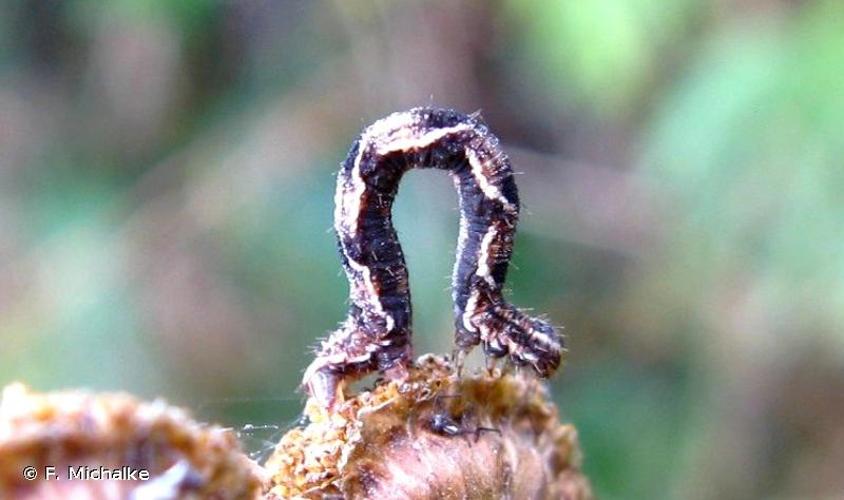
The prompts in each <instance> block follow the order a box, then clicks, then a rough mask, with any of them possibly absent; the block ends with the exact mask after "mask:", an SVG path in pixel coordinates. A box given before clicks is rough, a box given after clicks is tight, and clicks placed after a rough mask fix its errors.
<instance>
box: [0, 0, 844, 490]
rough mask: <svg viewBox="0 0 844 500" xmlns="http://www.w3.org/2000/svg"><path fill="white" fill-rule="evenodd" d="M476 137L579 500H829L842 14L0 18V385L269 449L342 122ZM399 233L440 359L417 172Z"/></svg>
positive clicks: (733, 9) (160, 6)
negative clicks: (414, 123) (556, 350)
mask: <svg viewBox="0 0 844 500" xmlns="http://www.w3.org/2000/svg"><path fill="white" fill-rule="evenodd" d="M424 104H437V105H443V106H449V107H454V108H457V109H460V110H463V111H465V112H471V111H474V110H478V109H480V110H482V111H483V115H484V117H485V118H486V120H487V122H488V123H489V124H490V126H491V128H492V129H493V131H495V132H496V133H497V134H499V135H500V137H501V138H502V140H503V142H504V146H505V149H506V151H507V152H508V153H509V154H510V156H511V158H512V160H513V162H514V165H515V167H516V169H517V170H519V171H521V172H523V173H524V174H523V175H521V176H520V177H519V179H518V180H519V186H520V190H521V194H522V198H523V200H524V204H525V207H526V210H525V211H524V214H525V215H524V217H523V219H522V223H521V225H520V232H519V235H518V238H517V242H516V255H515V262H514V266H515V267H514V268H513V269H512V271H511V274H510V287H511V289H512V293H511V296H512V298H513V301H514V302H515V303H516V304H520V305H523V306H530V307H533V308H535V309H536V310H537V311H539V312H546V313H548V315H549V316H550V317H551V318H552V319H553V320H554V321H555V322H556V323H558V324H561V325H563V326H564V327H565V331H566V333H567V335H568V341H569V347H570V355H569V359H568V364H567V366H566V367H565V369H564V370H562V373H561V374H560V375H559V376H557V377H556V378H555V379H554V380H553V381H552V382H551V386H552V389H553V392H554V395H555V397H556V400H557V401H558V402H559V404H560V406H561V410H562V412H563V414H564V417H565V418H566V419H567V420H571V421H573V422H574V423H575V424H576V425H577V427H578V429H579V431H580V433H581V438H582V443H583V447H584V452H585V468H586V471H587V473H588V474H589V475H590V477H591V478H592V480H593V481H594V486H595V489H596V491H597V492H598V494H599V495H600V496H601V497H602V498H608V499H613V498H692V499H696V498H701V499H703V498H707V499H708V498H760V497H765V498H833V497H837V498H841V495H844V474H842V471H844V330H842V325H844V168H842V158H844V133H842V129H844V2H840V1H838V0H827V1H786V0H746V1H738V0H714V1H702V0H679V1H671V2H665V1H661V0H591V1H570V2H562V1H561V2H552V1H545V2H527V1H517V0H512V1H510V0H496V1H483V0H475V1H461V2H458V1H445V0H442V1H430V2H414V1H395V2H388V1H376V2H370V1H359V0H345V1H340V0H338V1H335V2H327V1H324V2H320V1H304V0H301V1H291V0H288V1H269V0H242V1H234V0H184V1H179V2H168V1H164V0H159V1H151V0H149V1H141V0H114V1H109V2H99V1H95V0H66V1H59V0H52V1H48V0H42V1H8V0H2V1H0V383H7V382H9V381H12V380H22V381H25V382H27V383H29V384H31V385H32V386H34V387H35V388H37V389H42V390H46V389H54V388H67V387H78V386H83V387H90V388H95V389H121V390H128V391H132V392H135V393H138V394H140V395H142V396H145V397H152V396H157V395H160V396H163V397H165V398H167V399H168V400H170V401H172V402H175V403H177V404H181V405H188V406H191V407H192V408H194V409H195V411H196V413H197V414H198V415H199V417H200V418H203V419H215V420H219V421H223V422H225V423H227V424H229V425H232V426H235V427H238V426H243V425H245V424H250V423H251V424H272V423H274V424H278V425H282V426H283V425H287V424H289V422H290V421H291V420H292V419H295V417H296V414H297V412H298V411H299V410H300V408H301V402H302V399H301V395H300V394H298V393H297V392H296V387H297V385H298V382H299V379H300V376H301V372H302V370H303V369H304V367H305V366H306V365H307V363H308V362H309V360H310V355H309V347H310V346H312V345H313V344H314V343H315V341H316V339H317V338H318V337H320V336H322V335H323V334H325V333H326V332H328V331H330V330H331V329H332V328H333V327H334V326H335V325H336V324H337V323H338V322H339V321H340V320H341V319H342V318H343V317H344V315H345V307H346V306H345V299H346V292H347V288H346V282H345V279H344V278H343V276H342V274H341V272H340V265H339V260H338V258H337V256H336V253H335V243H334V236H333V234H332V233H331V231H330V228H331V225H332V220H331V218H332V210H333V209H332V203H333V200H332V197H333V189H334V179H333V175H334V173H335V171H336V170H337V168H338V164H339V162H340V161H341V160H342V158H343V157H344V155H345V152H346V151H347V148H348V147H349V144H350V143H351V142H352V140H353V139H354V138H355V136H356V135H357V134H358V132H359V131H360V129H361V128H362V127H363V126H365V125H366V124H368V123H370V122H372V121H374V120H375V119H377V118H380V117H381V116H384V115H386V114H387V113H389V112H392V111H396V110H401V109H406V108H409V107H411V106H415V105H424ZM395 219H396V224H397V226H398V229H399V231H400V234H401V237H402V241H403V243H404V246H405V249H406V253H407V255H408V260H409V266H410V271H411V283H412V286H413V293H414V304H415V326H416V331H415V335H416V336H415V339H416V350H417V352H419V353H421V352H425V351H436V352H448V351H450V349H451V321H452V320H451V318H450V316H449V314H450V310H451V306H450V303H449V294H448V292H447V288H448V284H449V273H450V269H451V262H452V259H453V252H454V244H455V239H456V233H457V212H456V196H455V194H454V193H453V190H452V188H451V185H450V181H449V179H448V178H447V176H444V175H437V174H435V173H430V172H421V173H420V172H415V173H411V174H410V175H409V176H408V177H407V178H406V179H405V182H404V183H403V185H402V193H401V195H400V196H399V199H398V202H397V206H396V208H395Z"/></svg>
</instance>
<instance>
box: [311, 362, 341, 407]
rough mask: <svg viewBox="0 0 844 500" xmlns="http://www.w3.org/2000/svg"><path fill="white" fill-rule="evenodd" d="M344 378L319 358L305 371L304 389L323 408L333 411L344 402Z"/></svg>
mask: <svg viewBox="0 0 844 500" xmlns="http://www.w3.org/2000/svg"><path fill="white" fill-rule="evenodd" d="M342 381H343V377H342V376H341V375H340V374H339V373H336V372H334V371H332V370H331V369H330V367H329V366H328V365H327V364H325V363H323V362H322V361H321V360H320V359H319V358H317V359H315V360H314V361H313V363H311V364H310V366H308V368H307V370H305V375H304V377H302V388H303V389H304V390H305V392H306V393H307V394H308V395H309V396H310V397H312V398H313V399H314V400H315V401H316V402H317V404H319V405H320V406H321V407H322V408H325V409H328V410H330V409H332V408H334V406H335V405H336V404H337V403H338V402H340V401H342V391H341V382H342Z"/></svg>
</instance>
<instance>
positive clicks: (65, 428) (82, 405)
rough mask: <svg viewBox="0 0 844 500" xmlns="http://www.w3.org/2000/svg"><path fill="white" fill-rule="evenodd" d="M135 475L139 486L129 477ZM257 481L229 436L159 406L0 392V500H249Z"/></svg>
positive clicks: (258, 474) (112, 397) (118, 398)
mask: <svg viewBox="0 0 844 500" xmlns="http://www.w3.org/2000/svg"><path fill="white" fill-rule="evenodd" d="M50 467H54V469H52V471H53V473H54V474H55V475H53V476H50V475H48V470H50V469H49V468H50ZM69 467H72V468H73V470H71V469H69ZM30 468H34V469H30ZM27 470H28V472H27ZM32 470H34V471H35V473H34V474H33V475H28V474H31V473H32ZM142 470H145V471H148V474H149V479H147V480H144V478H143V477H139V476H142V475H143V473H142V472H140V471H142ZM106 471H108V472H106ZM74 474H76V477H75V478H74V477H73V475H74ZM86 474H93V475H94V476H93V478H96V479H101V478H102V477H103V476H104V475H106V474H108V475H109V477H110V478H111V479H109V480H96V481H90V480H82V479H84V478H85V477H88V478H91V477H90V476H86ZM261 478H262V470H261V469H260V468H259V467H258V466H257V465H256V464H254V462H252V461H251V460H249V459H248V458H247V457H246V456H245V455H244V454H243V453H242V452H241V451H240V446H239V443H238V442H237V440H236V438H235V436H234V434H233V433H231V432H230V431H227V430H225V429H222V428H219V427H215V426H209V425H204V424H199V423H197V422H195V421H193V420H191V419H190V417H189V416H188V415H187V413H185V412H184V411H182V410H180V409H177V408H173V407H170V406H167V405H166V404H165V403H163V402H162V401H154V402H152V403H143V402H139V401H138V400H136V399H135V398H133V397H131V396H129V395H126V394H104V395H95V394H90V393H87V392H80V391H68V392H57V393H48V394H37V393H33V392H30V391H29V390H28V389H26V388H25V387H24V386H23V385H21V384H12V385H10V386H8V387H6V388H5V389H4V391H3V398H2V401H0V498H16V499H35V498H38V499H53V498H55V499H64V498H74V499H82V500H84V499H95V498H96V499H104V500H108V499H123V498H136V499H142V498H143V499H152V498H156V499H158V498H197V499H199V498H220V499H229V498H231V499H240V498H244V499H247V498H257V497H259V495H260V492H261V485H262V479H261Z"/></svg>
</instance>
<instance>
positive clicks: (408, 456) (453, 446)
mask: <svg viewBox="0 0 844 500" xmlns="http://www.w3.org/2000/svg"><path fill="white" fill-rule="evenodd" d="M453 373H454V372H453V370H452V367H451V366H450V365H449V363H448V361H447V360H445V359H443V358H439V357H435V356H431V355H428V356H423V357H422V358H420V359H419V360H418V362H417V363H416V365H415V366H413V367H412V368H411V369H410V371H409V376H408V377H407V379H406V380H405V381H404V382H402V383H398V382H395V381H389V382H388V381H377V382H376V384H375V387H374V388H373V389H372V390H369V391H365V392H361V393H360V394H358V395H357V396H355V397H353V398H351V399H348V400H345V401H341V402H338V403H336V404H335V405H334V407H333V408H332V409H331V410H326V409H324V408H323V407H322V406H320V405H318V404H317V403H316V402H315V401H314V400H309V401H308V403H307V405H306V409H305V414H306V416H307V417H308V418H309V419H310V423H309V424H308V425H307V426H305V427H300V428H294V429H292V430H291V431H289V432H288V433H287V434H286V435H285V436H284V437H283V438H282V440H281V442H280V443H279V444H278V446H277V448H276V451H275V453H274V454H273V456H272V457H271V458H270V459H269V461H268V463H267V465H266V467H267V469H268V472H269V473H270V474H272V480H271V483H272V488H271V490H270V492H269V497H270V498H290V497H299V498H325V497H334V496H336V497H338V498H372V499H376V498H377V499H383V498H412V499H428V498H430V499H434V498H437V499H450V498H455V499H457V498H460V499H488V498H519V499H571V500H575V499H578V500H579V499H587V498H591V490H590V486H589V482H588V480H587V479H586V477H585V476H584V475H583V474H582V473H581V471H580V450H579V447H578V442H577V432H576V431H575V429H574V427H572V426H571V425H561V424H560V423H559V421H558V414H557V410H556V408H555V407H554V405H553V404H552V403H551V402H550V401H549V400H548V395H547V392H546V390H545V388H544V386H543V385H542V384H541V383H540V382H539V381H538V380H536V379H535V378H534V377H532V376H529V375H522V374H519V373H516V374H503V375H502V374H501V373H494V374H489V373H484V374H480V375H475V376H466V377H461V378H458V377H456V376H454V375H453Z"/></svg>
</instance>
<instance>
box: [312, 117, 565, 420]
mask: <svg viewBox="0 0 844 500" xmlns="http://www.w3.org/2000/svg"><path fill="white" fill-rule="evenodd" d="M414 168H435V169H439V170H445V171H447V172H449V173H450V174H451V177H452V179H453V181H454V185H455V188H456V189H457V192H458V199H459V205H460V231H459V237H458V242H457V255H456V259H455V264H454V271H453V274H452V300H453V303H454V326H455V344H456V346H457V348H458V350H459V352H460V353H462V354H463V353H466V352H468V351H469V350H470V349H471V348H473V347H474V346H476V345H478V344H481V345H482V346H483V349H484V352H485V353H486V355H487V356H490V357H493V358H502V357H507V358H508V359H509V360H510V361H511V362H512V363H513V364H515V365H517V366H529V367H531V368H532V369H533V371H535V372H536V373H537V374H538V375H539V376H541V377H548V376H550V375H551V374H552V373H553V372H554V371H555V370H556V369H557V367H558V366H559V364H560V359H561V355H562V351H563V339H562V336H561V335H560V334H559V333H558V332H557V331H556V330H555V329H554V327H553V326H552V325H551V324H550V323H548V322H546V321H545V320H543V319H539V318H534V317H531V316H528V315H527V314H525V313H524V312H522V311H520V310H519V309H517V308H516V307H515V306H513V305H511V304H510V303H508V302H507V301H505V300H504V297H503V286H504V281H505V278H506V275H507V268H508V265H509V262H510V259H511V257H512V250H513V240H514V236H515V231H516V223H517V222H518V217H519V208H520V205H519V196H518V191H517V189H516V183H515V180H514V178H513V171H512V168H511V166H510V160H509V159H508V158H507V156H506V155H505V154H504V152H503V151H502V150H501V148H500V146H499V141H498V138H496V137H495V136H494V135H492V133H490V131H489V129H488V128H487V126H486V124H485V123H484V122H483V121H482V120H481V118H480V117H479V116H478V115H465V114H462V113H458V112H456V111H454V110H450V109H438V108H427V107H425V108H414V109H411V110H409V111H405V112H400V113H394V114H392V115H390V116H388V117H386V118H383V119H381V120H378V121H377V122H375V123H373V124H372V125H370V126H369V127H367V128H366V129H365V130H364V131H363V133H362V134H361V136H360V138H359V139H358V140H356V141H355V142H354V143H353V144H352V147H351V150H350V151H349V154H348V156H347V157H346V160H345V161H344V162H343V163H342V166H341V169H340V172H339V174H338V177H337V190H336V193H335V198H334V201H335V211H334V229H335V231H336V233H337V239H338V244H339V250H340V258H341V261H342V263H343V269H344V270H345V273H346V277H347V279H348V281H349V299H350V302H351V305H350V308H349V313H348V315H347V317H346V319H345V321H344V322H343V323H342V324H341V325H340V327H339V328H338V329H337V330H335V331H334V332H333V333H332V334H331V335H330V336H329V337H328V338H327V339H325V340H323V341H322V342H321V344H320V346H319V347H318V349H317V352H316V359H315V360H314V361H313V362H312V363H311V365H310V366H309V367H308V368H307V370H306V371H305V376H304V380H303V385H304V387H305V388H306V389H307V391H308V392H309V393H310V394H311V396H313V397H314V398H315V399H316V400H317V401H318V402H319V403H320V404H322V405H323V406H326V407H331V406H333V405H334V403H335V402H336V398H337V391H338V390H339V386H340V383H341V382H343V381H345V380H347V379H355V378H359V377H361V376H363V375H366V374H367V373H370V372H373V371H376V370H378V371H380V372H382V373H384V374H385V375H386V376H387V377H390V378H402V377H404V376H405V373H406V367H407V366H408V364H409V363H410V362H411V359H412V346H411V301H410V288H409V283H408V272H407V266H406V265H405V260H404V255H403V253H402V248H401V245H400V243H399V240H398V237H397V235H396V231H395V229H394V227H393V224H392V216H391V210H392V204H393V200H394V199H395V196H396V193H397V192H398V186H399V182H400V181H401V178H402V176H403V175H404V173H405V172H407V171H408V170H411V169H414Z"/></svg>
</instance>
